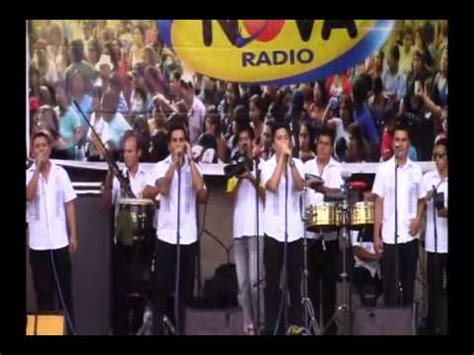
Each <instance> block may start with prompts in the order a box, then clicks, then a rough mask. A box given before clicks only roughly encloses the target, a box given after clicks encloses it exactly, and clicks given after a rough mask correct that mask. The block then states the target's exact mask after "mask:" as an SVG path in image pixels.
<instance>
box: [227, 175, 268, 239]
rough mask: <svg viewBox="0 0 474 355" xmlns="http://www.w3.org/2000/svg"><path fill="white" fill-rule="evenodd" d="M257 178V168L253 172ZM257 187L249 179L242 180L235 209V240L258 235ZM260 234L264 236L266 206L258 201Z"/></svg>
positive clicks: (260, 200)
mask: <svg viewBox="0 0 474 355" xmlns="http://www.w3.org/2000/svg"><path fill="white" fill-rule="evenodd" d="M252 176H253V177H254V178H255V167H254V170H253V172H252ZM255 194H256V192H255V186H254V185H253V184H252V183H251V182H250V181H249V180H247V179H242V181H241V182H240V187H239V190H238V191H237V192H236V197H235V198H236V200H235V207H234V220H233V231H234V238H241V237H250V236H256V235H257V220H256V216H257V204H256V201H255V200H256V196H255ZM258 212H259V213H258V232H259V235H261V236H262V235H263V219H264V205H263V202H262V199H261V198H260V197H259V199H258Z"/></svg>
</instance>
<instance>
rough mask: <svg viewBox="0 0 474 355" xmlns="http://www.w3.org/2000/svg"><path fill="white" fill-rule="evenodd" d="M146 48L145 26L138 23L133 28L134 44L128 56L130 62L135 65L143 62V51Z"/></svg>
mask: <svg viewBox="0 0 474 355" xmlns="http://www.w3.org/2000/svg"><path fill="white" fill-rule="evenodd" d="M144 48H145V28H143V26H140V25H136V26H135V27H134V28H133V44H132V46H131V47H130V54H129V57H128V63H130V64H131V65H132V67H135V65H137V64H138V63H141V62H142V51H143V49H144Z"/></svg>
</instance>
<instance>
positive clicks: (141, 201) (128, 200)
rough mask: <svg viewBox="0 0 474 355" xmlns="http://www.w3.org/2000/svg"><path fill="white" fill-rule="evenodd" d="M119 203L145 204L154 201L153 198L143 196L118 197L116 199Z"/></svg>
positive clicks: (151, 203)
mask: <svg viewBox="0 0 474 355" xmlns="http://www.w3.org/2000/svg"><path fill="white" fill-rule="evenodd" d="M118 204H119V205H132V206H147V205H152V206H153V205H154V204H155V203H154V202H153V200H150V199H145V198H119V199H118Z"/></svg>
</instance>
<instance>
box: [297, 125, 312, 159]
mask: <svg viewBox="0 0 474 355" xmlns="http://www.w3.org/2000/svg"><path fill="white" fill-rule="evenodd" d="M315 141H316V135H315V132H314V130H313V129H312V127H311V125H309V124H308V123H307V122H303V123H302V124H301V129H300V135H299V143H300V149H299V151H298V159H300V160H301V161H302V162H303V163H305V162H306V161H308V160H311V159H313V158H314V157H315V152H316V144H315Z"/></svg>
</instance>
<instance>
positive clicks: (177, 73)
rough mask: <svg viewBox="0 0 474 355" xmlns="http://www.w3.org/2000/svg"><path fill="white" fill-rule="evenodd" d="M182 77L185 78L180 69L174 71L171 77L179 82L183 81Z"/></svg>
mask: <svg viewBox="0 0 474 355" xmlns="http://www.w3.org/2000/svg"><path fill="white" fill-rule="evenodd" d="M182 76H183V73H181V71H179V70H178V69H175V70H173V71H172V72H171V74H170V77H173V78H174V80H176V81H178V82H179V81H180V80H181V77H182Z"/></svg>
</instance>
